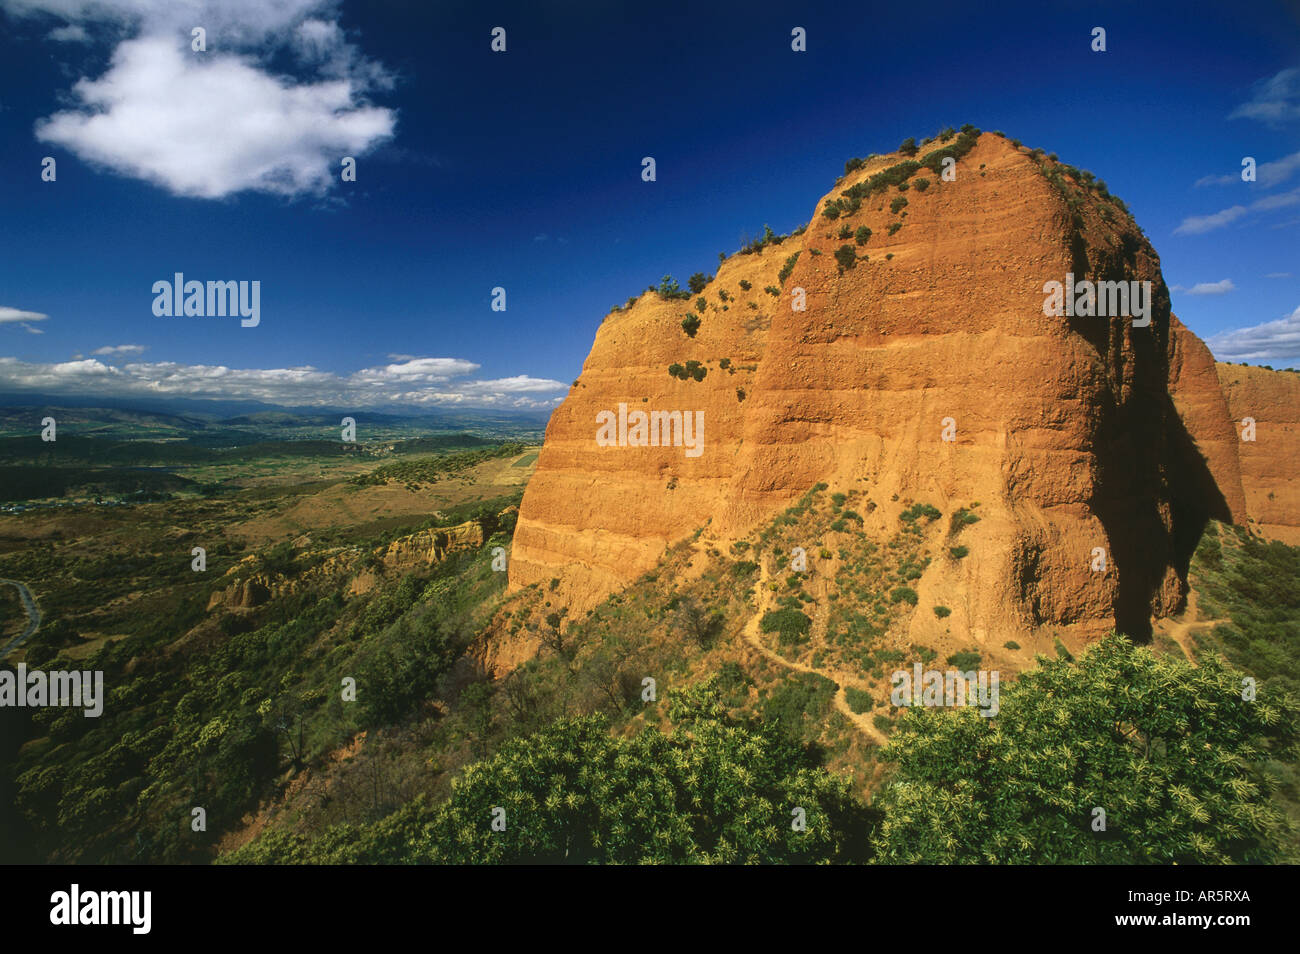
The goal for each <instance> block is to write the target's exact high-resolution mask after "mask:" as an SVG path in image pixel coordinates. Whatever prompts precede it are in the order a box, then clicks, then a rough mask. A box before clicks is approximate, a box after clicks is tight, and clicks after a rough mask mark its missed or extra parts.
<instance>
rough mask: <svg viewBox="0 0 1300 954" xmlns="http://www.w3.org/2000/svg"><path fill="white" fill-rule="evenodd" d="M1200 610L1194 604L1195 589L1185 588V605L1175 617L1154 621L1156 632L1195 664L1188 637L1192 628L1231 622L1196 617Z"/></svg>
mask: <svg viewBox="0 0 1300 954" xmlns="http://www.w3.org/2000/svg"><path fill="white" fill-rule="evenodd" d="M1199 615H1200V611H1199V609H1198V608H1197V605H1196V590H1193V589H1190V588H1189V589H1188V590H1187V606H1186V608H1185V609H1184V610H1183V612H1182V615H1180V616H1179V617H1178V618H1177V619H1173V618H1172V617H1166V618H1165V619H1162V620H1160V621H1158V622H1157V623H1156V632H1158V633H1160V635H1162V636H1167V637H1168V638H1169V639H1172V640H1173V641H1174V642H1176V643H1177V644H1178V646H1179V648H1180V649H1182V651H1183V655H1184V656H1186V657H1187V661H1188V662H1190V663H1191V664H1192V665H1193V666H1195V665H1196V651H1195V645H1194V644H1193V643H1192V641H1191V639H1190V638H1189V637H1190V635H1191V631H1192V630H1193V629H1212V628H1213V627H1215V626H1218V625H1219V624H1220V623H1231V622H1232V620H1230V619H1197V616H1199Z"/></svg>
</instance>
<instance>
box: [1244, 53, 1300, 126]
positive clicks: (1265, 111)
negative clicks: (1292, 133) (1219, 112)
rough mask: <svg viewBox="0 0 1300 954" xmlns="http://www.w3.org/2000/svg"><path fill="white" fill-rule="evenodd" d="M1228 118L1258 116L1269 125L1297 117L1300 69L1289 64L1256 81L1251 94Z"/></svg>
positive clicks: (1257, 117) (1299, 112)
mask: <svg viewBox="0 0 1300 954" xmlns="http://www.w3.org/2000/svg"><path fill="white" fill-rule="evenodd" d="M1228 118H1229V119H1257V120H1259V121H1260V122H1263V123H1267V124H1268V125H1270V126H1278V125H1281V124H1283V123H1285V122H1287V121H1289V120H1293V119H1300V69H1297V68H1295V67H1292V68H1290V69H1285V70H1282V71H1281V72H1279V73H1278V74H1277V75H1275V76H1270V77H1268V78H1267V79H1263V80H1260V81H1259V82H1258V83H1256V84H1255V86H1254V88H1253V90H1252V92H1251V97H1250V99H1249V100H1248V101H1246V102H1244V103H1242V104H1241V105H1240V106H1238V107H1237V108H1236V109H1234V110H1233V111H1232V112H1230V113H1229V114H1228Z"/></svg>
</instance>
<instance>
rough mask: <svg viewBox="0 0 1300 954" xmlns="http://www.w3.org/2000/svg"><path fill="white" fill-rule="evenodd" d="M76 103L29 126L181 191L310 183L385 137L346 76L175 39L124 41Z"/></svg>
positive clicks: (383, 116)
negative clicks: (297, 79) (284, 67)
mask: <svg viewBox="0 0 1300 954" xmlns="http://www.w3.org/2000/svg"><path fill="white" fill-rule="evenodd" d="M73 93H74V94H75V95H76V97H77V98H78V100H80V106H81V108H79V109H76V110H68V111H64V112H61V113H56V114H54V115H53V116H50V117H48V118H47V119H44V120H42V121H40V122H39V123H37V127H36V136H37V138H38V139H40V140H41V141H43V142H49V143H53V144H55V145H59V146H63V147H64V148H67V149H69V150H70V151H72V152H75V153H76V154H77V155H79V156H81V157H82V158H84V159H86V160H89V161H91V162H95V163H98V164H101V165H104V166H107V167H109V168H110V169H113V170H114V171H117V172H120V173H124V174H127V175H131V176H135V177H136V178H140V179H145V180H148V181H150V182H153V183H155V184H156V185H160V186H162V187H164V188H166V189H168V190H170V191H171V192H174V193H176V194H178V195H186V196H196V197H200V198H208V199H215V198H221V197H223V196H226V195H230V194H231V193H235V192H241V191H244V190H258V191H265V192H275V193H280V194H283V195H290V196H292V195H298V194H301V193H307V192H313V193H318V192H321V191H324V189H325V188H326V187H327V186H328V185H329V184H330V183H331V182H332V181H333V179H334V175H335V172H336V167H337V166H338V163H339V160H340V159H341V157H342V156H345V155H357V154H360V153H364V152H365V151H366V150H367V149H369V148H370V147H371V146H373V145H375V144H376V143H378V142H380V141H382V140H383V139H386V138H388V137H389V136H391V135H392V132H393V124H394V118H393V114H392V112H391V111H389V110H387V109H380V108H377V107H370V106H357V105H355V100H356V90H355V89H354V88H353V85H352V83H351V81H350V80H347V79H336V80H326V81H322V82H319V83H312V84H301V85H296V84H293V83H291V82H288V81H285V80H283V79H281V78H277V77H273V76H271V75H269V74H267V73H264V72H262V71H261V70H260V69H258V68H257V67H256V66H255V65H254V64H253V63H252V61H251V60H247V59H245V58H243V57H239V56H234V55H227V56H221V55H216V56H213V58H212V59H195V58H193V57H190V56H188V55H183V54H182V53H181V51H180V50H179V49H178V47H177V44H176V43H175V41H174V40H170V39H162V38H151V39H140V40H128V41H126V42H124V43H122V44H121V45H120V46H119V47H118V48H117V51H116V52H115V53H114V55H113V61H112V64H111V65H110V67H109V70H108V72H107V73H105V74H104V75H103V76H102V77H100V78H99V79H97V80H84V79H83V80H81V81H79V82H78V83H77V84H76V86H74V87H73Z"/></svg>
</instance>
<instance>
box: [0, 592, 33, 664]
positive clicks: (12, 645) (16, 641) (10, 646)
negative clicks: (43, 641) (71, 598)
mask: <svg viewBox="0 0 1300 954" xmlns="http://www.w3.org/2000/svg"><path fill="white" fill-rule="evenodd" d="M5 583H7V584H9V585H10V586H13V587H17V589H18V598H19V599H21V600H22V601H23V609H25V610H26V611H27V628H26V629H25V630H23V632H22V634H21V635H19V636H15V637H14V638H13V639H11V640H9V642H8V643H7V644H6V645H5V647H4V648H3V649H0V659H3V658H4V657H5V656H8V655H9V653H10V651H11V650H14V649H17V648H18V647H19V646H21V645H22V644H23V643H25V642H27V640H29V639H31V638H32V637H33V636H35V635H36V630H37V629H38V628H39V627H40V625H41V608H40V607H39V606H37V605H36V597H34V596H32V591H31V590H29V589H28V588H27V584H25V583H19V582H18V581H17V580H4V579H0V584H5Z"/></svg>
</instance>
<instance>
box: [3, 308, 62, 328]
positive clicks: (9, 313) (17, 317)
mask: <svg viewBox="0 0 1300 954" xmlns="http://www.w3.org/2000/svg"><path fill="white" fill-rule="evenodd" d="M48 317H50V316H49V315H43V314H41V313H40V312H39V311H23V310H22V309H21V308H10V307H9V306H8V305H0V325H5V324H9V323H11V322H27V321H44V320H45V319H46V318H48Z"/></svg>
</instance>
